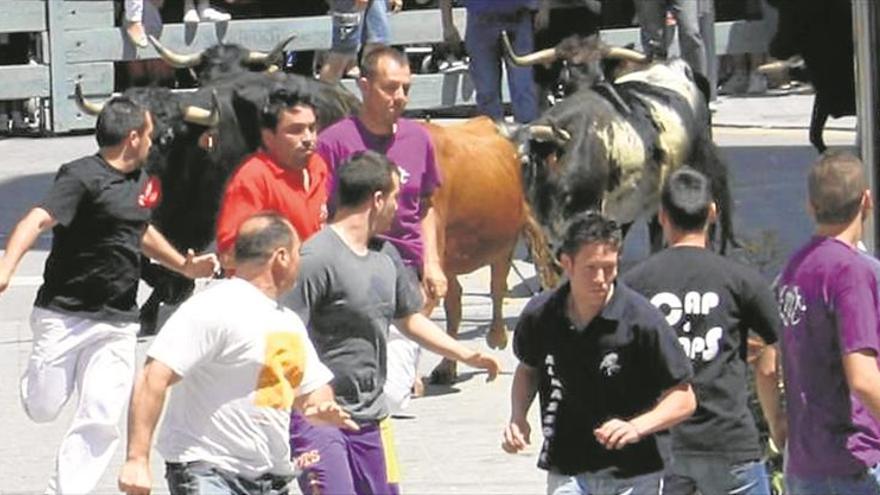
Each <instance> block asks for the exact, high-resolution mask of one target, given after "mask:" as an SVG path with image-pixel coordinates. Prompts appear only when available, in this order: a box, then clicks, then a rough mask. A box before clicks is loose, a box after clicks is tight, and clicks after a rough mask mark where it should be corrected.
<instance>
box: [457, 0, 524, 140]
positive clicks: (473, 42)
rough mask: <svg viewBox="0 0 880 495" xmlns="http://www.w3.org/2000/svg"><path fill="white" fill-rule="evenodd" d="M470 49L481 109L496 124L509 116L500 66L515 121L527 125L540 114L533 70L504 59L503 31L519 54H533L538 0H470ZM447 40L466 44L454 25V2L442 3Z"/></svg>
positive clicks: (467, 41) (468, 15)
mask: <svg viewBox="0 0 880 495" xmlns="http://www.w3.org/2000/svg"><path fill="white" fill-rule="evenodd" d="M465 6H466V7H467V27H466V30H465V41H464V42H465V47H466V49H467V52H468V55H470V60H471V61H470V66H469V69H470V75H471V80H472V81H473V83H474V89H475V90H476V93H477V111H478V112H479V113H480V114H482V115H488V116H489V117H491V118H492V119H494V120H501V119H503V118H504V108H503V107H502V101H501V94H502V92H501V65H502V61H503V63H504V65H505V67H506V68H507V84H508V87H509V88H510V101H511V105H512V106H513V118H514V120H516V121H517V122H521V123H526V122H530V121H532V120H534V119H535V118H537V116H538V96H537V89H536V88H535V81H534V73H533V71H532V67H514V66H513V64H511V63H509V62H508V61H507V60H505V57H504V52H503V50H502V48H501V32H502V31H507V33H508V35H509V36H510V41H511V43H512V45H513V50H514V52H516V53H531V52H533V51H534V48H535V43H534V35H533V29H532V23H533V22H534V17H535V12H536V11H537V9H538V0H505V1H503V2H502V1H497V0H467V3H466V4H465ZM440 9H441V17H442V22H443V39H444V40H446V42H447V43H450V44H452V45H458V44H461V34H460V33H459V32H458V28H456V27H455V24H454V23H453V22H452V0H440Z"/></svg>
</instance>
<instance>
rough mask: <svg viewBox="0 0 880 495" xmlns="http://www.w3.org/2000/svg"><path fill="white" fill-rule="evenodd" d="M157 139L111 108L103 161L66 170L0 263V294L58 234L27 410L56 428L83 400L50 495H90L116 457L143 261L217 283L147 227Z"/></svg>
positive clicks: (133, 109) (38, 317)
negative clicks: (37, 247) (45, 236)
mask: <svg viewBox="0 0 880 495" xmlns="http://www.w3.org/2000/svg"><path fill="white" fill-rule="evenodd" d="M152 132H153V119H152V116H151V115H150V112H149V111H147V110H146V109H145V108H143V107H141V106H140V105H138V104H136V103H135V102H133V101H132V100H130V99H128V98H125V97H117V98H113V99H111V100H110V101H109V102H107V104H106V105H105V106H104V108H103V109H102V110H101V113H100V115H98V122H97V124H96V127H95V137H96V138H97V141H98V146H99V147H100V148H99V151H98V153H97V154H94V155H90V156H87V157H84V158H80V159H78V160H75V161H73V162H70V163H66V164H64V165H62V166H61V168H60V169H59V170H58V174H57V175H56V176H55V182H54V183H53V185H52V188H51V189H50V190H49V193H48V194H47V195H46V198H45V199H44V200H43V201H42V202H41V203H40V204H39V205H38V206H36V207H35V208H33V209H32V210H31V211H30V212H28V213H27V215H25V217H24V218H23V219H22V220H21V221H20V222H19V223H18V225H16V227H15V229H14V230H13V232H12V235H11V236H10V238H9V242H8V243H7V245H6V251H5V253H4V254H3V257H2V258H0V293H2V292H3V291H4V290H6V289H7V288H8V287H9V283H10V279H11V277H12V274H13V273H14V272H15V269H16V267H17V266H18V264H19V262H20V261H21V258H22V257H23V256H24V254H25V252H26V251H28V250H29V249H30V248H31V246H33V244H34V242H35V241H36V239H37V237H38V236H39V235H40V233H42V232H44V231H46V230H48V229H50V228H51V229H52V234H53V235H52V249H51V251H50V252H49V257H48V258H47V259H46V268H45V270H44V272H43V279H44V282H43V285H42V286H40V290H39V291H38V292H37V298H36V301H35V302H34V310H33V313H32V314H31V330H32V331H33V333H34V338H33V349H32V351H31V354H30V357H29V358H28V362H27V369H26V370H25V372H24V376H22V377H21V386H20V394H21V403H22V405H23V406H24V410H25V413H26V414H27V415H28V417H29V418H31V419H32V420H34V421H35V422H38V423H47V422H50V421H52V420H54V419H55V418H56V417H58V414H59V413H60V412H61V409H62V408H63V407H64V404H66V403H67V401H68V400H69V399H70V398H71V396H72V395H73V392H74V390H76V392H77V394H78V398H77V402H76V413H75V414H74V417H73V422H72V424H71V426H70V428H69V429H68V430H67V432H66V433H65V434H64V438H63V439H62V440H61V445H60V446H59V448H58V454H57V456H56V460H55V465H54V470H55V472H54V474H53V476H52V478H51V480H50V481H49V488H48V490H47V493H89V492H91V491H92V490H94V489H95V485H96V484H97V483H98V481H99V480H100V479H101V476H102V475H103V473H104V470H105V469H107V465H108V464H109V463H110V460H111V459H112V458H113V453H114V451H115V450H116V444H117V443H118V442H119V419H120V417H121V416H122V413H123V411H124V410H125V404H126V402H127V401H128V396H129V394H130V393H131V384H132V379H133V378H134V371H135V363H134V360H135V346H136V344H137V337H136V336H137V331H138V324H137V321H138V308H137V300H136V296H137V288H138V280H139V278H140V260H141V253H142V252H143V253H144V254H146V255H148V256H150V257H151V258H154V259H156V260H158V261H160V262H161V263H162V264H163V265H165V266H167V267H168V268H171V269H173V270H175V271H178V272H180V273H181V274H183V275H186V276H187V277H190V278H194V277H205V276H209V275H211V274H212V273H213V271H214V268H215V265H216V258H215V257H214V256H213V255H207V256H198V257H194V256H193V254H192V252H191V251H190V252H189V253H188V254H187V255H186V256H184V255H182V254H180V253H178V252H177V251H176V250H175V249H174V248H173V247H172V246H171V244H170V243H169V242H168V241H167V240H166V239H165V238H164V237H163V236H162V234H160V233H159V231H158V230H156V229H155V228H154V227H152V226H151V225H150V224H149V219H150V211H151V209H152V208H154V207H155V206H156V205H157V204H158V202H159V199H160V195H159V190H158V189H157V187H158V186H157V185H156V184H155V183H154V182H153V181H152V180H150V179H149V178H148V176H147V174H146V172H144V171H143V170H142V169H141V167H142V166H143V165H144V163H145V162H146V159H147V156H148V154H149V152H150V146H151V144H152V140H151V138H150V136H151V135H152Z"/></svg>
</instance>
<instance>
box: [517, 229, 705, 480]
mask: <svg viewBox="0 0 880 495" xmlns="http://www.w3.org/2000/svg"><path fill="white" fill-rule="evenodd" d="M620 244H621V234H620V229H619V228H618V227H617V225H616V224H615V223H614V222H612V221H610V220H607V219H605V218H604V217H602V216H601V215H600V214H599V213H595V212H587V213H584V214H581V215H578V216H576V217H575V218H574V219H573V220H572V221H571V223H570V224H569V226H568V227H567V229H566V234H565V238H564V241H563V245H562V248H561V251H562V254H561V256H560V262H561V263H562V267H563V268H564V269H565V274H566V275H567V276H568V279H569V281H568V282H566V283H565V284H563V285H562V286H561V287H559V288H558V289H556V290H553V291H549V292H545V293H543V294H540V295H538V296H536V297H534V298H532V300H531V301H529V303H528V305H527V306H526V308H525V309H524V310H523V313H522V315H520V319H519V322H518V323H517V326H516V332H515V333H514V340H513V351H514V353H515V354H516V357H517V358H518V359H519V361H520V363H519V365H518V366H517V368H516V373H515V375H514V378H513V387H512V389H511V409H512V411H511V417H510V423H509V424H508V426H507V428H506V429H505V431H504V442H503V444H502V447H503V448H504V450H505V451H507V452H510V453H514V452H518V451H519V450H521V449H523V448H525V446H526V444H527V443H529V431H530V427H529V424H528V421H527V420H526V415H527V413H528V410H529V406H530V405H531V403H532V401H533V400H534V398H535V393H536V392H537V393H538V394H540V399H541V425H542V429H541V432H542V433H543V435H544V444H543V446H542V448H541V453H540V454H539V456H538V467H540V468H541V469H546V470H547V471H548V475H547V493H548V494H549V495H563V494H566V495H568V494H598V493H629V494H631V495H645V494H649V493H650V494H658V493H660V492H661V490H662V478H663V468H664V465H665V462H666V459H665V450H666V449H665V448H664V447H663V444H662V438H661V437H659V436H657V435H655V433H657V432H658V431H662V430H666V429H667V428H669V427H670V426H672V425H674V424H677V423H679V422H681V421H683V420H684V419H685V418H687V417H688V416H690V415H691V414H692V413H693V412H694V408H695V407H696V405H695V399H694V392H693V390H692V389H691V385H690V381H691V377H692V372H691V366H690V363H688V360H687V358H686V357H685V355H684V353H683V352H682V351H681V346H680V345H678V342H676V341H675V333H674V332H673V331H672V329H671V328H669V325H668V324H666V322H665V321H663V315H662V314H660V313H659V312H658V311H657V309H656V308H654V307H653V306H651V303H649V302H648V301H647V300H646V299H645V298H644V297H642V296H640V295H638V294H637V293H635V292H634V291H633V290H632V289H630V288H629V287H627V286H625V285H624V284H622V283H620V282H617V281H615V279H616V277H617V262H618V256H619V254H620Z"/></svg>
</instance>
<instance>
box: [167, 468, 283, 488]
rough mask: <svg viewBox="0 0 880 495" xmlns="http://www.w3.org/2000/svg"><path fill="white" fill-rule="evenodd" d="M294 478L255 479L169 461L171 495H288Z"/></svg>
mask: <svg viewBox="0 0 880 495" xmlns="http://www.w3.org/2000/svg"><path fill="white" fill-rule="evenodd" d="M292 480H293V477H292V476H291V477H288V476H278V475H272V474H266V475H263V476H260V477H259V478H257V479H255V480H252V479H248V478H244V477H242V476H238V475H236V474H235V473H230V472H228V471H224V470H222V469H219V468H216V467H214V466H212V465H210V464H208V463H207V462H198V461H197V462H185V463H179V462H166V463H165V481H166V482H168V491H169V492H171V495H250V494H257V495H287V493H289V491H288V485H289V484H290V482H291V481H292Z"/></svg>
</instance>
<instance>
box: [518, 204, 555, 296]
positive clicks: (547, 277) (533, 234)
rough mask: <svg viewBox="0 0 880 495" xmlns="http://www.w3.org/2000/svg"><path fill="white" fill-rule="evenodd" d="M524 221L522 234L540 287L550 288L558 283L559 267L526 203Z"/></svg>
mask: <svg viewBox="0 0 880 495" xmlns="http://www.w3.org/2000/svg"><path fill="white" fill-rule="evenodd" d="M525 215H526V222H525V225H524V226H523V235H525V238H526V242H527V243H528V245H529V251H530V252H531V254H532V262H533V263H534V264H535V271H537V272H538V278H539V279H540V281H541V287H542V288H544V289H552V288H554V287H556V286H557V285H559V278H560V274H561V272H562V270H561V267H560V266H559V264H558V263H556V258H555V257H554V256H553V252H552V251H551V249H550V243H549V242H548V241H547V236H546V235H544V230H543V229H542V228H541V225H540V224H539V223H538V220H537V219H535V215H534V214H533V213H532V209H531V208H530V207H529V205H528V204H526V205H525Z"/></svg>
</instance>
